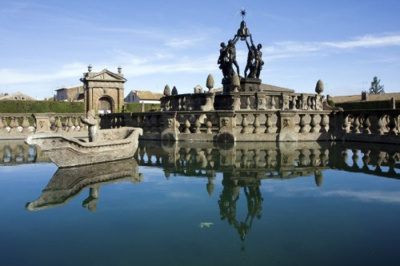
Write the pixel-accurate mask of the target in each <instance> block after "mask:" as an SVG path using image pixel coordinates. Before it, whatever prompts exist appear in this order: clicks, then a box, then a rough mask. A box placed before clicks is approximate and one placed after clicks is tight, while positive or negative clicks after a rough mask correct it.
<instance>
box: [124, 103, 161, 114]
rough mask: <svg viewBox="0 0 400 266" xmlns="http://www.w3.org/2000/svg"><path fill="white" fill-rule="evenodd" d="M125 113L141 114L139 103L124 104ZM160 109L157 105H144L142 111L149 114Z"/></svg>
mask: <svg viewBox="0 0 400 266" xmlns="http://www.w3.org/2000/svg"><path fill="white" fill-rule="evenodd" d="M125 106H126V111H125V112H127V113H141V112H142V104H141V103H126V104H125ZM159 109H160V105H159V104H144V111H145V112H151V111H156V110H159Z"/></svg>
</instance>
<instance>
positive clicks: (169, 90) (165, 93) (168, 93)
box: [164, 84, 171, 96]
mask: <svg viewBox="0 0 400 266" xmlns="http://www.w3.org/2000/svg"><path fill="white" fill-rule="evenodd" d="M170 95H171V89H170V88H169V86H168V84H167V85H165V87H164V96H170Z"/></svg>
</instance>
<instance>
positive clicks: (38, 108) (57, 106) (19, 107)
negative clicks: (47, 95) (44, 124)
mask: <svg viewBox="0 0 400 266" xmlns="http://www.w3.org/2000/svg"><path fill="white" fill-rule="evenodd" d="M0 113H14V114H15V113H85V103H84V102H56V101H0Z"/></svg>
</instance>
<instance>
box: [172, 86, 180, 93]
mask: <svg viewBox="0 0 400 266" xmlns="http://www.w3.org/2000/svg"><path fill="white" fill-rule="evenodd" d="M171 95H178V90H177V89H176V87H175V86H174V87H173V88H172V93H171Z"/></svg>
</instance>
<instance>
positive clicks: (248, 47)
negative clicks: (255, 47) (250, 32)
mask: <svg viewBox="0 0 400 266" xmlns="http://www.w3.org/2000/svg"><path fill="white" fill-rule="evenodd" d="M246 45H247V49H249V50H251V48H250V45H249V43H248V42H247V39H246Z"/></svg>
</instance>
